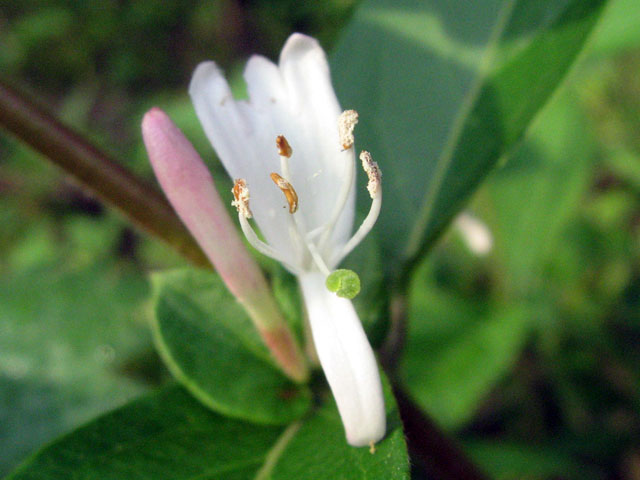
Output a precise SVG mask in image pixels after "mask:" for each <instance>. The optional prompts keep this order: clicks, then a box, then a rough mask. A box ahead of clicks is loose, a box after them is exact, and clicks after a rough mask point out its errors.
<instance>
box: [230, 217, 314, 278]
mask: <svg viewBox="0 0 640 480" xmlns="http://www.w3.org/2000/svg"><path fill="white" fill-rule="evenodd" d="M238 219H239V220H240V228H241V229H242V233H244V236H245V237H246V238H247V241H248V242H249V244H251V246H252V247H253V248H255V249H256V250H257V251H259V252H260V253H262V254H263V255H266V256H267V257H270V258H273V259H274V260H276V261H278V262H280V263H282V264H283V265H284V266H285V267H287V269H288V270H289V271H290V272H292V273H294V274H295V275H300V274H301V273H302V271H301V270H300V269H299V268H297V267H294V266H293V265H291V264H290V263H289V262H288V261H287V260H285V259H284V257H283V256H282V255H280V253H278V251H277V250H276V249H274V248H273V247H272V246H271V245H269V244H267V243H265V242H263V241H262V240H260V239H259V238H258V234H257V233H256V232H255V230H254V229H253V227H252V226H251V224H250V223H249V220H248V219H247V217H245V216H244V215H242V214H241V213H240V212H238Z"/></svg>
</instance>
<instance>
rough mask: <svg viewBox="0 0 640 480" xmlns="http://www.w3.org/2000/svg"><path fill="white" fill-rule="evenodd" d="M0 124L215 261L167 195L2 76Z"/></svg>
mask: <svg viewBox="0 0 640 480" xmlns="http://www.w3.org/2000/svg"><path fill="white" fill-rule="evenodd" d="M0 126H3V127H4V128H6V129H7V130H8V131H9V132H11V133H13V134H14V135H15V136H16V137H18V138H19V139H20V140H22V141H23V142H24V143H26V144H27V145H29V146H31V147H32V148H33V149H35V150H37V151H38V152H40V153H41V154H43V155H44V156H45V157H47V158H48V159H49V160H51V161H52V162H53V163H55V164H56V165H58V166H59V167H61V168H62V169H63V170H64V171H65V172H67V173H68V174H70V175H71V176H72V177H74V178H75V179H76V180H77V181H78V182H80V183H81V184H82V185H84V186H85V187H87V188H88V189H90V190H91V191H92V192H94V193H95V194H96V195H98V196H99V197H100V198H101V199H102V200H104V201H105V202H107V203H110V204H111V205H113V206H114V207H116V208H117V209H118V210H120V212H121V213H123V214H124V215H125V216H126V217H128V218H129V219H130V220H131V221H132V222H133V223H134V224H136V225H138V226H139V227H141V228H142V229H144V230H146V231H147V232H149V233H151V234H152V235H155V236H156V237H159V238H161V239H162V240H164V241H165V242H166V243H167V244H168V245H169V246H170V247H172V248H174V249H175V250H177V251H178V252H179V253H181V254H182V255H183V256H184V257H185V258H186V259H187V260H189V261H190V262H192V263H193V264H195V265H198V266H201V267H207V268H211V264H210V263H209V261H208V260H207V258H206V257H205V256H204V254H203V253H202V250H201V249H200V247H199V246H198V245H197V244H196V242H195V241H194V240H193V238H192V237H191V235H190V234H189V232H188V231H187V229H186V228H185V227H184V226H183V225H182V222H181V221H180V220H179V219H178V217H177V216H176V214H175V213H174V211H173V209H172V208H171V206H170V205H169V203H168V202H167V200H166V199H165V198H164V196H163V195H162V194H161V193H160V192H159V191H158V190H157V189H155V188H153V187H152V186H150V185H149V184H147V183H146V182H144V181H143V180H141V179H140V178H138V177H136V176H134V175H133V174H132V173H131V172H130V171H128V170H126V169H125V168H123V167H122V166H121V165H119V164H118V163H117V162H116V161H115V160H113V159H112V158H110V157H108V156H107V155H105V154H104V153H103V152H101V151H100V150H99V149H98V148H96V147H95V146H94V145H92V144H91V143H89V142H87V140H85V139H84V138H83V137H82V136H80V135H79V134H78V133H76V132H74V131H73V130H71V129H70V128H67V127H66V126H64V125H63V124H62V123H60V122H59V121H58V120H56V119H55V118H54V117H53V116H51V115H50V114H49V113H47V112H46V111H45V110H44V109H42V108H41V107H40V106H38V105H36V104H35V103H34V102H32V101H31V100H29V99H28V98H26V96H25V95H23V94H21V93H20V92H18V91H17V90H15V89H13V88H11V87H10V86H9V85H7V84H6V82H4V81H3V80H1V79H0Z"/></svg>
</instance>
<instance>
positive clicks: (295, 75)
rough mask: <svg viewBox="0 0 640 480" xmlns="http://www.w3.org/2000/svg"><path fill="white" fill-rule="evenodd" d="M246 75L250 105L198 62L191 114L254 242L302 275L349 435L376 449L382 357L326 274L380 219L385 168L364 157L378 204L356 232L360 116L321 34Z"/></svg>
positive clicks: (297, 39)
mask: <svg viewBox="0 0 640 480" xmlns="http://www.w3.org/2000/svg"><path fill="white" fill-rule="evenodd" d="M244 78H245V80H246V83H247V89H248V93H249V100H248V101H238V100H234V98H233V96H232V94H231V91H230V89H229V85H228V83H227V81H226V80H225V78H224V75H223V73H222V72H221V71H220V69H219V68H218V67H217V66H216V64H215V63H213V62H205V63H202V64H200V65H199V66H198V67H197V69H196V71H195V73H194V75H193V79H192V81H191V86H190V89H189V91H190V94H191V97H192V99H193V103H194V105H195V109H196V113H197V114H198V117H199V119H200V122H201V123H202V125H203V128H204V131H205V133H206V135H207V137H208V138H209V140H210V141H211V143H212V145H213V147H214V149H215V150H216V152H217V154H218V156H219V158H220V160H221V161H222V164H223V165H224V167H225V168H226V170H227V172H228V173H229V175H230V176H231V178H232V179H235V184H234V187H233V194H234V200H233V204H234V205H235V206H236V208H237V209H238V218H239V222H240V225H241V228H242V230H243V232H244V233H245V236H246V237H247V239H248V241H249V242H250V243H251V245H253V246H254V247H255V248H256V249H257V250H259V251H260V252H262V253H263V254H265V255H267V256H269V257H272V258H274V259H276V260H278V261H280V262H281V263H282V264H283V265H284V266H285V268H287V269H288V270H289V271H291V272H292V273H293V274H295V275H296V276H297V278H298V281H299V283H300V286H301V290H302V294H303V298H304V302H305V306H306V309H307V314H308V319H309V322H310V325H311V331H312V335H313V340H314V344H315V348H316V351H317V354H318V357H319V359H320V363H321V365H322V367H323V370H324V373H325V376H326V378H327V380H328V383H329V385H330V387H331V390H332V392H333V395H334V398H335V400H336V403H337V406H338V410H339V413H340V416H341V419H342V422H343V425H344V428H345V433H346V437H347V441H348V442H349V443H350V444H351V445H354V446H365V445H373V444H374V443H375V442H377V441H379V440H380V439H381V438H382V437H383V436H384V433H385V429H386V424H385V410H384V400H383V393H382V386H381V381H380V374H379V371H378V366H377V363H376V359H375V356H374V354H373V351H372V349H371V346H370V345H369V342H368V340H367V337H366V335H365V333H364V330H363V328H362V325H361V323H360V320H359V319H358V316H357V314H356V311H355V309H354V307H353V304H352V303H351V301H350V300H348V299H346V298H340V297H338V296H337V295H336V294H335V293H332V292H330V291H329V290H328V289H327V286H326V285H325V281H326V278H327V276H328V275H329V274H330V273H331V272H332V271H333V270H334V269H335V268H336V266H337V265H338V264H339V263H340V262H341V260H342V259H343V258H344V257H345V256H346V255H347V254H348V253H349V252H350V251H351V250H352V249H353V248H354V247H355V246H356V245H357V244H358V243H359V242H360V241H361V240H362V239H363V238H364V236H365V235H366V234H367V233H368V232H369V230H370V229H371V228H372V226H373V224H374V223H375V221H376V219H377V216H378V213H379V211H380V205H381V201H382V191H381V184H380V170H379V169H378V166H377V164H376V163H375V162H374V161H373V160H372V158H371V155H370V154H369V153H367V152H362V154H361V155H360V160H361V162H362V166H363V168H364V170H365V172H366V174H367V176H368V178H369V184H368V190H369V194H370V196H371V199H372V204H371V209H370V212H369V215H368V216H367V217H366V219H365V220H364V222H363V224H362V225H361V226H360V227H359V228H358V230H357V231H356V232H355V234H354V235H352V229H353V222H354V205H355V177H356V175H355V173H356V170H355V169H356V161H355V153H354V146H353V142H354V138H353V129H354V127H355V124H356V123H357V114H356V112H354V111H352V110H348V111H346V112H343V113H341V109H340V106H339V104H338V100H337V98H336V95H335V93H334V91H333V86H332V84H331V78H330V73H329V67H328V64H327V60H326V56H325V54H324V51H323V50H322V48H321V47H320V45H319V44H318V43H317V42H316V40H314V39H312V38H310V37H307V36H305V35H301V34H293V35H292V36H291V37H289V39H288V40H287V42H286V44H285V46H284V48H283V49H282V53H281V54H280V60H279V63H278V64H277V65H276V64H274V63H272V62H271V61H269V60H267V59H266V58H264V57H261V56H257V55H255V56H252V57H251V58H250V59H249V61H248V63H247V66H246V68H245V71H244ZM253 224H255V225H256V226H257V227H258V229H259V231H260V233H261V235H259V234H258V233H257V232H256V230H254V226H253ZM261 236H262V237H261Z"/></svg>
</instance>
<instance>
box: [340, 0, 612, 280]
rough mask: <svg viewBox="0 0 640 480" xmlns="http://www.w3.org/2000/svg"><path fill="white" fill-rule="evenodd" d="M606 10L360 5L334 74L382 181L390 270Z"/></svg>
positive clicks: (542, 96)
mask: <svg viewBox="0 0 640 480" xmlns="http://www.w3.org/2000/svg"><path fill="white" fill-rule="evenodd" d="M604 3H605V1H604V0H587V1H585V0H566V1H561V2H542V3H541V2H538V1H534V0H484V1H477V2H468V1H466V0H455V1H450V0H428V1H422V0H404V1H402V2H397V1H395V0H370V1H368V2H364V3H363V4H362V6H361V8H360V9H359V10H358V11H357V12H356V15H355V18H354V20H353V23H352V24H351V26H350V27H349V28H348V29H347V32H346V35H345V36H344V38H343V39H342V42H341V43H340V45H339V46H338V48H337V51H336V54H335V56H334V57H333V74H334V77H335V80H336V87H337V90H338V96H339V98H340V99H341V101H342V103H343V105H344V106H345V107H349V108H355V109H357V110H358V111H359V112H360V123H359V125H358V130H357V131H356V134H357V141H358V145H360V146H361V147H362V148H366V149H367V150H370V151H371V152H372V154H373V156H374V159H375V160H376V161H378V162H379V163H380V166H381V168H382V171H383V174H384V182H383V183H384V185H383V188H384V191H385V205H387V206H386V207H383V209H382V214H381V218H380V220H379V224H380V225H379V227H378V229H379V230H380V231H383V232H385V234H384V235H383V239H384V247H385V249H386V251H387V253H388V255H389V257H388V258H387V260H386V262H385V265H387V267H390V269H391V270H392V271H398V269H399V267H400V266H401V265H402V264H403V263H405V262H408V261H411V260H412V259H413V258H415V257H416V256H418V255H420V254H422V253H423V252H424V251H425V250H426V249H427V248H428V247H429V246H430V245H431V244H432V242H433V241H434V239H435V238H436V237H437V235H438V234H439V233H440V232H441V231H442V230H443V229H444V227H445V226H446V224H447V222H448V221H449V220H450V219H451V218H452V217H453V216H454V215H455V214H456V213H457V212H458V210H459V209H460V208H461V207H462V206H463V204H464V202H465V201H466V199H467V198H468V196H469V195H470V194H471V193H472V192H473V191H474V189H475V188H476V187H477V186H478V185H479V183H480V182H481V181H482V179H483V178H484V177H485V176H486V175H487V173H488V172H489V171H490V169H491V168H492V167H493V166H495V165H496V163H497V162H498V160H499V159H500V158H501V157H502V156H503V155H505V154H507V153H508V152H509V151H510V149H511V148H512V147H513V146H514V145H515V144H516V142H517V141H518V140H519V139H520V138H521V137H522V135H523V134H524V132H525V130H526V128H527V127H528V125H529V124H530V122H531V120H532V119H533V118H534V116H535V114H536V113H537V112H538V111H539V109H540V108H541V107H542V106H543V105H544V103H545V102H546V101H547V99H548V98H549V96H550V95H551V94H552V93H553V91H554V90H555V88H556V86H557V85H558V84H559V82H560V81H561V80H562V78H563V77H564V75H565V73H566V72H567V70H568V68H569V67H570V66H571V64H572V63H573V61H574V59H575V58H576V56H577V54H578V53H579V52H580V50H581V48H582V46H583V44H584V42H585V39H586V38H587V36H588V34H589V33H590V31H591V30H592V28H593V26H594V24H595V22H596V20H597V19H598V16H599V14H600V11H601V10H602V7H603V5H604ZM372 45H375V48H372ZM364 197H365V195H361V196H360V198H361V199H363V198H364ZM394 258H395V261H393V259H394Z"/></svg>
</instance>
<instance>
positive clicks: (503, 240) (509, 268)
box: [479, 91, 594, 293]
mask: <svg viewBox="0 0 640 480" xmlns="http://www.w3.org/2000/svg"><path fill="white" fill-rule="evenodd" d="M593 146H594V141H593V139H592V138H591V137H590V136H589V131H588V129H587V128H586V126H585V124H584V119H583V116H582V114H581V112H580V111H579V110H578V107H577V105H576V101H575V99H574V98H573V95H571V92H569V91H566V92H562V94H561V95H559V96H558V97H557V98H556V99H554V101H553V102H552V103H551V104H550V105H549V106H548V108H546V109H545V110H544V111H543V112H542V113H541V115H540V117H539V119H538V121H537V122H536V125H535V127H534V128H533V130H532V132H531V135H530V137H529V138H528V139H527V141H526V142H525V143H524V144H523V145H522V147H521V148H520V149H518V150H517V151H516V152H515V154H514V155H513V157H512V158H511V159H510V161H509V163H508V164H507V165H506V166H505V167H504V168H503V169H501V170H499V171H497V172H495V174H494V175H493V176H492V177H491V178H490V180H489V182H487V184H486V190H482V191H481V194H482V195H481V197H480V198H479V200H480V202H479V203H480V204H481V205H482V204H483V202H482V201H483V200H486V202H484V204H485V208H484V210H485V211H484V212H482V213H483V215H482V216H483V218H486V219H487V220H488V223H489V227H490V229H491V231H492V232H493V235H494V238H495V256H496V258H497V259H499V261H500V262H501V263H502V264H503V266H504V269H505V274H506V275H507V278H506V279H505V280H504V283H505V288H508V289H509V290H510V291H511V292H518V293H523V292H527V291H528V290H529V288H530V287H531V286H533V284H535V283H536V282H537V283H540V279H541V278H542V273H543V272H542V270H543V268H544V266H545V260H548V259H549V256H550V255H551V254H553V252H555V250H556V245H557V241H558V240H559V236H560V233H561V232H562V227H563V226H564V225H566V223H567V221H568V220H569V219H571V218H572V216H574V215H575V214H576V212H577V211H578V209H579V208H580V200H581V198H583V196H584V195H585V193H586V192H587V189H588V187H589V183H590V181H591V177H592V166H593V160H594V148H593ZM481 210H482V207H481ZM529 293H530V292H529Z"/></svg>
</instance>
